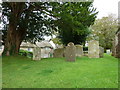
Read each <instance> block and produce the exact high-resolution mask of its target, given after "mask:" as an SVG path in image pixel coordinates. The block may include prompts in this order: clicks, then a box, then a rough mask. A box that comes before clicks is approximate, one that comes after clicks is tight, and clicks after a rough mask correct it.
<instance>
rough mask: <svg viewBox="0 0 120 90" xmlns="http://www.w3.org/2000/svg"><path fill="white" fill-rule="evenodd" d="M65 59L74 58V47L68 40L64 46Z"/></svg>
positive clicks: (71, 59) (72, 60)
mask: <svg viewBox="0 0 120 90" xmlns="http://www.w3.org/2000/svg"><path fill="white" fill-rule="evenodd" d="M65 58H66V61H71V62H74V61H75V60H76V47H75V46H74V43H72V42H70V43H68V45H67V46H66V48H65Z"/></svg>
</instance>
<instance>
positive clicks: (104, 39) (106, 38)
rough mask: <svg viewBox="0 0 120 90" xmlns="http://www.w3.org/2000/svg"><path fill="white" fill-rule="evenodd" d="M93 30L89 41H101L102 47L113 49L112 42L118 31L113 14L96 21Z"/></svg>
mask: <svg viewBox="0 0 120 90" xmlns="http://www.w3.org/2000/svg"><path fill="white" fill-rule="evenodd" d="M91 28H92V29H91V30H92V33H91V36H89V38H88V39H89V40H91V39H92V40H93V39H96V40H99V44H100V46H102V47H104V49H111V48H112V41H113V40H114V38H115V33H116V31H117V30H118V23H117V19H116V18H115V17H114V16H113V15H112V14H111V15H109V16H108V17H103V18H102V19H98V20H96V21H95V23H94V25H93V26H92V27H91Z"/></svg>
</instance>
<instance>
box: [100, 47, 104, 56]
mask: <svg viewBox="0 0 120 90" xmlns="http://www.w3.org/2000/svg"><path fill="white" fill-rule="evenodd" d="M99 50H100V51H99V56H100V58H102V57H103V56H104V48H103V47H100V46H99Z"/></svg>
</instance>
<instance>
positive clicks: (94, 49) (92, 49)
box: [88, 40, 99, 58]
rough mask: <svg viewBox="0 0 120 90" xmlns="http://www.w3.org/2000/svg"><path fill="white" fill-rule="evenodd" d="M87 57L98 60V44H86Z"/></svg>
mask: <svg viewBox="0 0 120 90" xmlns="http://www.w3.org/2000/svg"><path fill="white" fill-rule="evenodd" d="M88 57H89V58H99V42H98V41H96V40H92V41H89V42H88Z"/></svg>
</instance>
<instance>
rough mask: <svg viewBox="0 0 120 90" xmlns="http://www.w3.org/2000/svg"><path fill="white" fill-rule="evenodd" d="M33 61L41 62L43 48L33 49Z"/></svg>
mask: <svg viewBox="0 0 120 90" xmlns="http://www.w3.org/2000/svg"><path fill="white" fill-rule="evenodd" d="M33 60H41V48H40V47H34V48H33Z"/></svg>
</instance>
